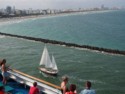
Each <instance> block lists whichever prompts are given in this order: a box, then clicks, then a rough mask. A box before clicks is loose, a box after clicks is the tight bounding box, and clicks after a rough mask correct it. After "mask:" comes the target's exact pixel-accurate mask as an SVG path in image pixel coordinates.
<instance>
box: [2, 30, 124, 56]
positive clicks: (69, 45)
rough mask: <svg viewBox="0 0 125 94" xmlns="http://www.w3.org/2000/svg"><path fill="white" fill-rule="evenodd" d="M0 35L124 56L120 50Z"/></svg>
mask: <svg viewBox="0 0 125 94" xmlns="http://www.w3.org/2000/svg"><path fill="white" fill-rule="evenodd" d="M0 35H5V36H11V37H17V38H23V39H28V40H34V41H40V42H43V43H51V44H59V45H65V46H67V47H76V48H85V49H90V50H96V51H100V52H106V53H111V54H121V55H125V51H121V50H117V49H107V48H102V47H94V46H89V45H78V44H75V43H66V42H62V41H56V40H49V39H42V38H35V37H28V36H20V35H14V34H7V33H1V32H0Z"/></svg>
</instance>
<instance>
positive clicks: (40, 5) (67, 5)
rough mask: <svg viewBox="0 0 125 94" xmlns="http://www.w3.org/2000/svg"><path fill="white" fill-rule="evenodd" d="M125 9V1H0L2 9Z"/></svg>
mask: <svg viewBox="0 0 125 94" xmlns="http://www.w3.org/2000/svg"><path fill="white" fill-rule="evenodd" d="M102 4H103V5H105V6H106V7H116V6H117V7H125V0H0V9H1V8H6V6H15V8H16V9H29V8H32V9H47V8H50V9H71V8H74V9H75V8H93V7H100V6H101V5H102Z"/></svg>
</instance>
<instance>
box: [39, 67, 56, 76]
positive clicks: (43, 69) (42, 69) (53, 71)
mask: <svg viewBox="0 0 125 94" xmlns="http://www.w3.org/2000/svg"><path fill="white" fill-rule="evenodd" d="M39 70H40V71H41V72H43V73H46V74H49V75H52V76H57V74H58V71H55V70H51V71H49V70H47V69H46V68H39Z"/></svg>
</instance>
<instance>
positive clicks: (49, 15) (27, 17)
mask: <svg viewBox="0 0 125 94" xmlns="http://www.w3.org/2000/svg"><path fill="white" fill-rule="evenodd" d="M110 11H114V10H98V11H83V12H70V13H59V14H46V15H29V16H20V17H8V18H0V23H6V22H10V21H21V20H29V19H34V18H36V19H39V18H46V17H47V18H48V17H57V16H67V15H78V14H84V15H85V14H89V13H102V12H110Z"/></svg>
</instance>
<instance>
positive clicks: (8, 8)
mask: <svg viewBox="0 0 125 94" xmlns="http://www.w3.org/2000/svg"><path fill="white" fill-rule="evenodd" d="M6 11H7V13H8V14H11V12H12V8H11V6H7V7H6Z"/></svg>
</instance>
